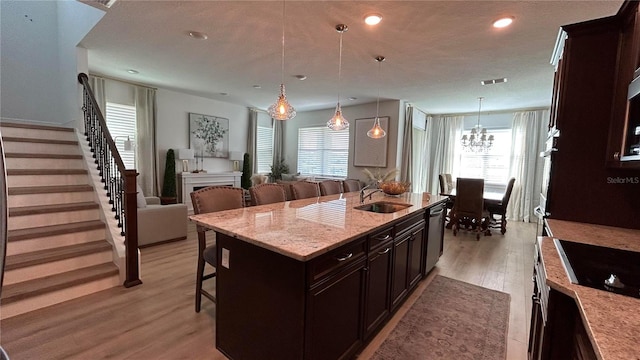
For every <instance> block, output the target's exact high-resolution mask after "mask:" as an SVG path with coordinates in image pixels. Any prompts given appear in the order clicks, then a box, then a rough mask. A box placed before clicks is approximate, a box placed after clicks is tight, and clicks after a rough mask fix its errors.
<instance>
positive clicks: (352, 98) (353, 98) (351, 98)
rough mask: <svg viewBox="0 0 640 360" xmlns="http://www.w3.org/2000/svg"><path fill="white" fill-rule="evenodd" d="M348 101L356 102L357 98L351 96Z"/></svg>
mask: <svg viewBox="0 0 640 360" xmlns="http://www.w3.org/2000/svg"><path fill="white" fill-rule="evenodd" d="M349 100H351V101H353V100H358V98H357V97H354V96H351V97H350V98H349Z"/></svg>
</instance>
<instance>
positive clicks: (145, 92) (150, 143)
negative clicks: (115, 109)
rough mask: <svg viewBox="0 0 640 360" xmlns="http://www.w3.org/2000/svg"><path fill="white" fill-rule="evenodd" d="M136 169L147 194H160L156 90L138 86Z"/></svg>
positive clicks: (136, 88)
mask: <svg viewBox="0 0 640 360" xmlns="http://www.w3.org/2000/svg"><path fill="white" fill-rule="evenodd" d="M135 99H136V147H135V151H136V162H137V165H136V170H138V173H139V175H138V185H140V187H141V188H142V192H143V193H144V194H145V195H146V194H153V195H158V189H159V188H160V186H159V184H158V180H159V179H158V167H157V164H158V159H157V156H158V155H157V154H156V113H157V109H156V90H155V89H151V88H147V87H142V86H136V87H135Z"/></svg>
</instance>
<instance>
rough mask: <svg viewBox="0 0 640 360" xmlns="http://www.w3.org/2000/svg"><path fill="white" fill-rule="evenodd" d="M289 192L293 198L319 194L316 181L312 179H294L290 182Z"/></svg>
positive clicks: (304, 197) (310, 196)
mask: <svg viewBox="0 0 640 360" xmlns="http://www.w3.org/2000/svg"><path fill="white" fill-rule="evenodd" d="M291 193H292V197H293V199H294V200H298V199H306V198H312V197H318V196H320V189H319V188H318V183H316V182H312V181H305V180H303V181H296V182H294V183H291Z"/></svg>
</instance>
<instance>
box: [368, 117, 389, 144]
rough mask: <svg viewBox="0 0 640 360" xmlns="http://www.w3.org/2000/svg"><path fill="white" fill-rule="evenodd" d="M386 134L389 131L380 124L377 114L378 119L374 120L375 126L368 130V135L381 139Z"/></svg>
mask: <svg viewBox="0 0 640 360" xmlns="http://www.w3.org/2000/svg"><path fill="white" fill-rule="evenodd" d="M385 135H387V132H386V131H384V129H383V128H382V126H380V118H379V117H377V116H376V120H375V121H374V122H373V127H372V128H371V129H370V130H369V131H367V136H368V137H370V138H372V139H381V138H383V137H384V136H385Z"/></svg>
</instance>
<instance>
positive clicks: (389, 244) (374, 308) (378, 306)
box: [364, 235, 393, 339]
mask: <svg viewBox="0 0 640 360" xmlns="http://www.w3.org/2000/svg"><path fill="white" fill-rule="evenodd" d="M386 236H389V237H388V239H387V240H386V241H384V242H380V243H379V242H378V241H376V240H373V241H372V242H374V243H375V245H377V246H376V247H373V248H372V249H371V250H370V251H369V258H368V261H367V269H368V270H367V288H366V302H365V303H366V305H365V326H364V332H365V333H364V337H365V339H366V338H368V337H369V336H370V335H372V334H373V333H374V332H375V330H376V329H377V328H378V326H379V325H380V324H382V323H383V322H384V321H385V320H387V318H388V317H389V312H390V296H389V288H390V285H391V264H392V260H393V258H392V257H391V256H392V254H393V238H392V237H391V236H390V235H386ZM375 238H377V237H373V239H375Z"/></svg>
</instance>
